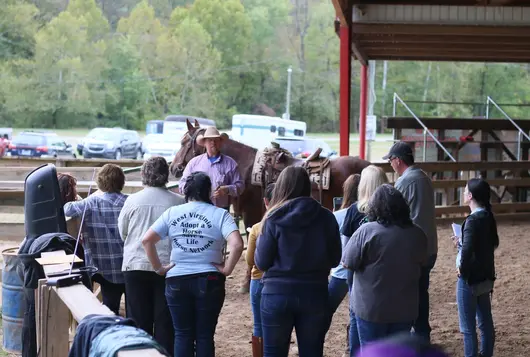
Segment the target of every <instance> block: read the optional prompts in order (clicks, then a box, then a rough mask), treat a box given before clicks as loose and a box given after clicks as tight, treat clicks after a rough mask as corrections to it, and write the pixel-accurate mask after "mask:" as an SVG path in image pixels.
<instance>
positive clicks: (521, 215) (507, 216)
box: [436, 212, 530, 225]
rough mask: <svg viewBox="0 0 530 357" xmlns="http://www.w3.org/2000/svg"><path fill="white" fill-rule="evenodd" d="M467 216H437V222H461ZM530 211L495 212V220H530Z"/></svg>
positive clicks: (439, 223) (440, 223)
mask: <svg viewBox="0 0 530 357" xmlns="http://www.w3.org/2000/svg"><path fill="white" fill-rule="evenodd" d="M465 218H466V215H462V216H459V217H436V224H438V225H443V224H447V223H461V222H462V221H463V220H464V219H465ZM529 219H530V212H517V213H497V214H495V220H496V221H497V222H510V221H520V220H525V221H526V220H529Z"/></svg>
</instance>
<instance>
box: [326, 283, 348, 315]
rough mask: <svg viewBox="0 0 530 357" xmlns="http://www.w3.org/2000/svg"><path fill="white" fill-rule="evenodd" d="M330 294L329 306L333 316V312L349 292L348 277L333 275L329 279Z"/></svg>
mask: <svg viewBox="0 0 530 357" xmlns="http://www.w3.org/2000/svg"><path fill="white" fill-rule="evenodd" d="M328 294H329V308H330V312H331V317H332V318H333V314H334V313H335V312H336V311H337V309H338V308H339V306H340V304H341V303H342V300H344V297H345V296H346V294H348V281H347V280H346V279H339V278H335V277H334V276H332V277H331V279H329V284H328Z"/></svg>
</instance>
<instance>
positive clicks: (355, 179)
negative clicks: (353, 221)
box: [340, 174, 361, 209]
mask: <svg viewBox="0 0 530 357" xmlns="http://www.w3.org/2000/svg"><path fill="white" fill-rule="evenodd" d="M360 181H361V175H359V174H353V175H350V176H349V177H348V178H347V179H346V181H344V184H343V185H342V192H343V193H344V197H343V198H342V205H341V206H340V209H346V208H348V207H350V206H351V205H352V204H354V203H355V202H357V192H358V189H359V182H360Z"/></svg>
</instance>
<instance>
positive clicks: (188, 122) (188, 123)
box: [186, 118, 193, 131]
mask: <svg viewBox="0 0 530 357" xmlns="http://www.w3.org/2000/svg"><path fill="white" fill-rule="evenodd" d="M186 126H187V127H188V131H191V130H193V125H191V123H190V120H189V119H188V118H186Z"/></svg>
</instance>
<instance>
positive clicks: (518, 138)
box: [486, 96, 530, 161]
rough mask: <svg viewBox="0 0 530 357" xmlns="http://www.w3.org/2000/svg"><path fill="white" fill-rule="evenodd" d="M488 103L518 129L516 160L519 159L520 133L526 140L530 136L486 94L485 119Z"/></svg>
mask: <svg viewBox="0 0 530 357" xmlns="http://www.w3.org/2000/svg"><path fill="white" fill-rule="evenodd" d="M490 103H491V104H493V105H494V106H495V108H497V110H498V111H499V112H501V113H502V115H504V118H506V119H508V120H509V121H510V123H512V124H513V126H515V127H516V128H517V130H519V133H518V134H517V161H519V160H521V135H524V137H525V138H526V140H528V141H530V136H528V134H527V133H525V132H524V130H523V129H521V127H520V126H519V125H517V123H516V122H515V121H514V120H513V119H512V118H510V116H509V115H508V114H506V112H505V111H504V110H502V108H501V107H500V106H499V105H498V104H497V103H495V101H494V100H493V99H491V97H490V96H488V98H487V99H486V119H489V118H490Z"/></svg>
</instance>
